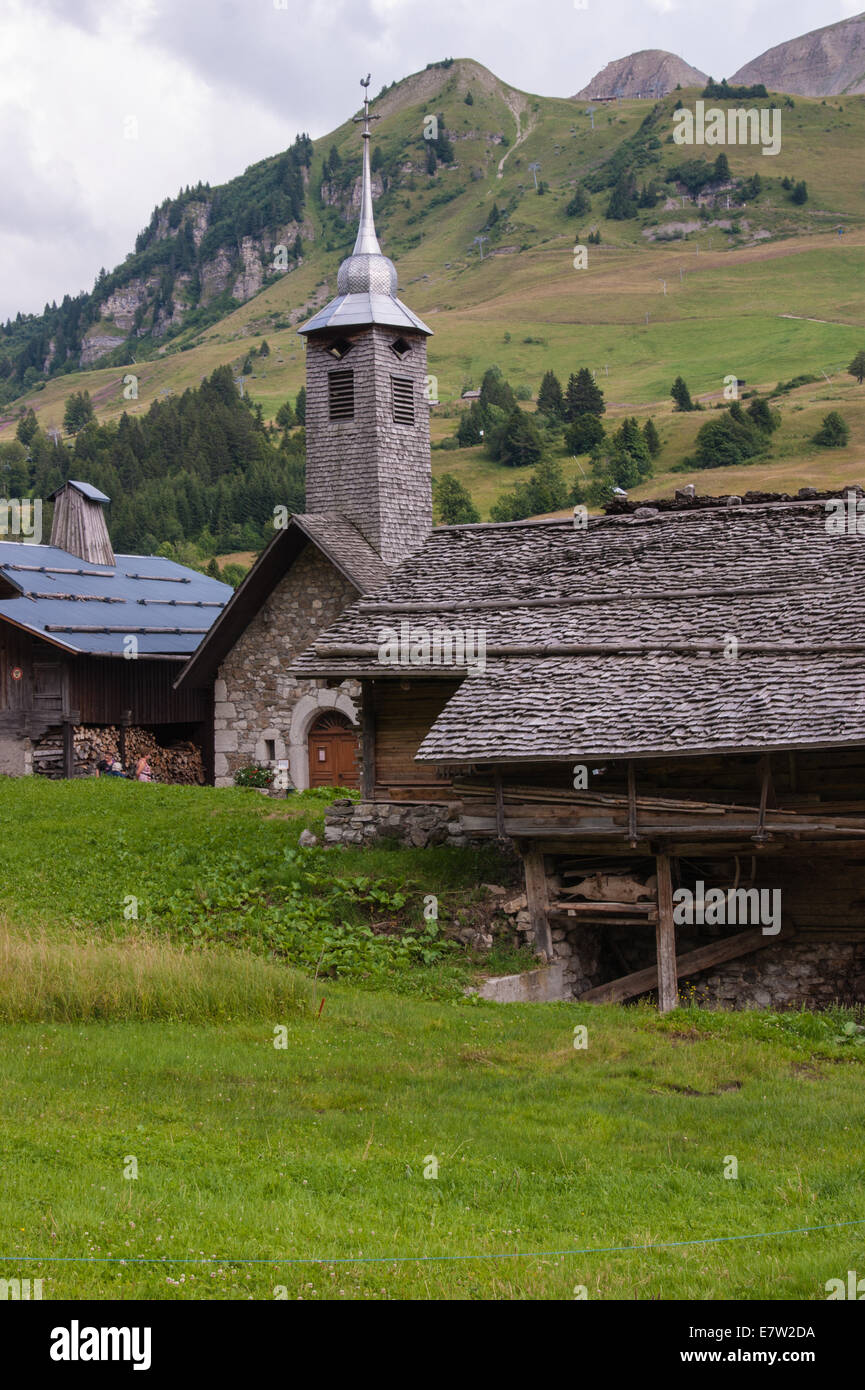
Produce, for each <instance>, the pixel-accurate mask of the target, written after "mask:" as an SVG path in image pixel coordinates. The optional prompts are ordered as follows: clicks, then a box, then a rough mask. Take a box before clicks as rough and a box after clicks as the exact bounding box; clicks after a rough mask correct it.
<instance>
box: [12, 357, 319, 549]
mask: <svg viewBox="0 0 865 1390" xmlns="http://www.w3.org/2000/svg"><path fill="white" fill-rule="evenodd" d="M294 418H295V416H294V412H293V411H292V410H291V408H290V407H288V408H287V409H286V410H284V411H283V412H281V423H282V421H285V422H286V423H285V424H284V426H283V428H281V429H277V428H276V427H273V426H268V425H266V424H265V423H264V420H263V417H262V412H261V407H260V406H257V405H255V404H252V403H250V401H249V400H248V399H245V398H242V397H241V396H240V394H239V392H238V390H237V388H236V386H235V384H234V380H233V376H232V371H231V368H230V367H218V368H217V369H216V371H214V372H213V374H212V375H211V376H210V377H208V378H207V379H206V380H205V381H203V382H202V384H201V386H199V387H198V388H197V389H195V390H187V391H184V392H183V394H182V395H178V396H168V397H166V398H164V399H162V400H159V401H156V402H154V404H153V405H151V406H150V408H149V410H148V411H147V412H146V414H143V415H142V416H140V417H136V416H130V415H127V414H124V415H123V416H121V418H120V420H119V421H118V422H111V423H107V424H100V423H98V422H97V421H96V420H95V418H94V417H93V411H92V407H91V406H90V403H89V399H88V397H87V395H86V393H80V395H77V396H74V397H71V398H70V401H69V402H68V403H67V417H66V424H67V428H68V429H72V430H75V433H74V436H73V437H72V438H71V439H67V440H59V439H58V440H57V441H55V440H54V439H52V438H49V437H48V436H47V435H46V434H44V433H43V432H42V430H40V429H39V427H38V424H37V422H36V417H35V415H34V414H33V412H32V411H31V412H29V413H28V415H26V416H24V417H23V419H22V420H21V421H20V422H19V426H18V430H17V437H16V438H15V440H13V441H10V442H9V443H6V444H2V445H0V470H2V477H3V484H2V490H3V491H4V493H5V494H6V495H7V496H18V497H26V496H32V497H41V498H43V499H46V498H48V497H49V495H50V494H51V493H52V492H53V491H54V489H55V488H57V487H59V486H60V485H61V483H63V482H64V481H65V480H66V479H67V478H78V479H82V480H84V481H85V482H89V483H92V484H93V485H94V486H95V487H98V488H100V489H101V490H102V491H103V492H104V493H106V494H107V496H108V497H110V498H112V499H113V500H112V505H111V508H110V512H109V517H108V521H109V528H110V531H111V539H112V543H113V545H114V549H115V551H117V552H118V553H127V554H129V553H132V554H156V553H159V554H168V555H172V556H173V557H175V558H177V559H179V560H182V561H183V562H185V563H193V564H194V563H202V562H206V561H207V560H208V558H209V557H212V556H214V555H217V554H224V553H226V552H231V551H241V550H244V551H245V550H256V551H257V550H260V549H261V547H262V545H263V544H264V543H265V541H266V540H267V539H269V538H270V536H271V535H272V526H273V515H274V508H275V507H277V506H284V507H286V508H287V509H288V511H289V512H295V511H302V510H303V505H304V463H305V431H304V429H303V428H292V426H293V423H294ZM47 525H48V519H47V518H46V520H45V527H46V529H47Z"/></svg>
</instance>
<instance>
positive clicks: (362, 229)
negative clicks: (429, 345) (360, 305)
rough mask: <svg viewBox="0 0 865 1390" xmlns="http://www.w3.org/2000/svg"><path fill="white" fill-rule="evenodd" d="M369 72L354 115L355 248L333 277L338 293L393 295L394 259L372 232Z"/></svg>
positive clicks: (374, 117)
mask: <svg viewBox="0 0 865 1390" xmlns="http://www.w3.org/2000/svg"><path fill="white" fill-rule="evenodd" d="M369 83H370V76H369V74H367V77H366V78H365V79H363V78H361V83H360V85H361V86H362V87H363V115H362V116H355V118H354V119H355V122H356V123H357V122H362V124H363V129H362V131H361V138H362V139H363V183H362V188H361V197H360V225H359V226H358V229H357V239H356V241H355V243H354V251H353V252H352V254H351V255H350V256H349V257H348V259H347V260H344V261H343V263H342V265H341V266H340V268H339V272H338V274H337V277H336V289H337V293H338V294H386V295H389V296H390V297H391V298H392V299H395V298H396V291H397V274H396V266H395V265H394V263H393V261H391V260H389V259H388V257H387V256H385V255H383V254H382V249H381V247H380V245H379V242H378V237H377V236H376V233H375V219H374V217H373V211H372V171H371V168H370V153H369V142H370V139H371V133H370V128H369V125H370V121H376V120H378V117H377V116H371V115H370V111H369Z"/></svg>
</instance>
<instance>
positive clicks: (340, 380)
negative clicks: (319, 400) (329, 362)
mask: <svg viewBox="0 0 865 1390" xmlns="http://www.w3.org/2000/svg"><path fill="white" fill-rule="evenodd" d="M327 388H328V400H329V403H330V418H331V420H353V419H354V372H328V376H327Z"/></svg>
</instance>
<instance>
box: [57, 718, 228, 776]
mask: <svg viewBox="0 0 865 1390" xmlns="http://www.w3.org/2000/svg"><path fill="white" fill-rule="evenodd" d="M73 741H74V747H75V775H76V776H78V777H82V776H87V775H88V774H89V773H93V772H94V771H95V770H96V766H97V764H98V763H99V762H101V761H102V759H103V758H111V759H112V760H113V759H117V760H118V761H121V762H122V763H123V771H124V772H125V773H126V774H127V775H131V776H134V774H135V766H136V763H137V762H138V759H139V758H140V757H141V756H142V754H144V755H146V757H147V760H148V762H149V763H150V769H151V772H152V774H153V777H154V779H155V781H157V782H177V783H182V784H184V785H197V786H203V785H204V764H203V762H202V759H201V749H200V748H198V747H197V746H196V745H195V744H194V743H191V742H189V740H178V741H177V742H175V743H173V744H172V745H171V746H170V747H169V748H163V747H162V746H161V745H160V744H159V742H158V741H157V739H156V737H155V736H154V734H153V733H151V731H150V730H149V729H139V728H136V727H134V726H133V727H131V728H128V729H127V730H126V739H125V745H126V748H125V758H123V759H121V756H120V728H119V726H118V725H116V724H103V725H100V726H99V727H98V728H94V727H88V726H86V725H78V726H76V728H75V730H74V732H73ZM33 770H34V772H38V773H41V774H42V775H43V776H46V777H55V778H56V777H62V776H63V734H62V732H61V731H60V730H49V732H48V733H46V734H45V736H44V737H43V738H42V739H40V741H39V743H38V744H37V746H36V748H35V749H34V751H33Z"/></svg>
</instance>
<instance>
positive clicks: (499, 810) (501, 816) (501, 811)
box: [493, 771, 507, 840]
mask: <svg viewBox="0 0 865 1390" xmlns="http://www.w3.org/2000/svg"><path fill="white" fill-rule="evenodd" d="M493 781H494V783H495V791H496V834H497V835H498V837H499V839H500V840H506V839H507V836H506V835H505V794H504V791H503V790H502V774H501V773H500V772H498V771H496V772H495V773H494V774H493Z"/></svg>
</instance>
